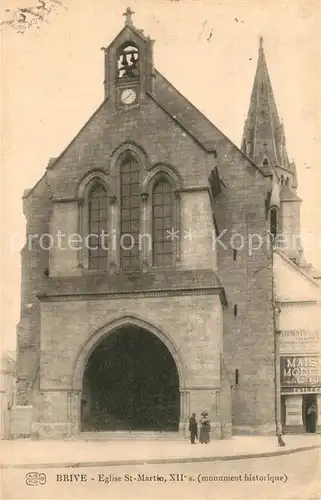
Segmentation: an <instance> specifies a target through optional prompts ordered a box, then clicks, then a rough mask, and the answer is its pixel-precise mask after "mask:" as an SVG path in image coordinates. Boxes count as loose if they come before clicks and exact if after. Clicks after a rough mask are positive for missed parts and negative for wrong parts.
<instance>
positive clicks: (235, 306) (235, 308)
mask: <svg viewBox="0 0 321 500" xmlns="http://www.w3.org/2000/svg"><path fill="white" fill-rule="evenodd" d="M234 316H235V317H236V316H237V304H234Z"/></svg>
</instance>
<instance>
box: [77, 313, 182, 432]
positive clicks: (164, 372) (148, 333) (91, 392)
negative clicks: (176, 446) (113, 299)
mask: <svg viewBox="0 0 321 500" xmlns="http://www.w3.org/2000/svg"><path fill="white" fill-rule="evenodd" d="M93 337H94V338H93V339H92V340H91V341H90V342H89V344H92V345H91V347H90V346H87V347H85V348H84V349H83V351H87V355H84V354H83V355H82V356H80V358H81V357H83V362H84V365H83V376H82V380H81V393H80V394H81V397H80V398H79V400H78V401H79V403H80V412H79V424H80V425H79V430H81V431H115V430H131V431H135V430H137V431H140V430H141V431H174V432H175V431H176V432H178V430H179V423H180V417H181V415H180V414H181V408H180V406H181V402H182V401H181V393H180V379H181V369H180V368H181V367H180V366H179V364H178V359H177V358H178V356H177V353H176V349H175V347H174V346H173V345H172V344H171V342H170V341H169V340H168V338H167V337H165V336H164V334H162V333H161V332H160V331H159V330H158V329H155V328H153V327H151V325H148V324H147V323H145V322H143V321H138V320H134V321H130V320H129V319H123V320H122V321H117V322H116V324H115V323H114V324H111V325H110V326H109V327H108V328H106V329H105V331H102V332H100V333H96V334H95V335H94V336H93ZM97 337H98V338H97ZM95 338H96V342H94V339H95ZM79 362H80V360H79V359H78V363H77V364H78V366H79Z"/></svg>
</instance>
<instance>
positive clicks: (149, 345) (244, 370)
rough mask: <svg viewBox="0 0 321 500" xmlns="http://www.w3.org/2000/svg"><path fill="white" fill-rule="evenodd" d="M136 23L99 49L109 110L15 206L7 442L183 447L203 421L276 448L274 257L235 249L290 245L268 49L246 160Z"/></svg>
mask: <svg viewBox="0 0 321 500" xmlns="http://www.w3.org/2000/svg"><path fill="white" fill-rule="evenodd" d="M132 16H133V12H132V11H130V9H129V10H127V11H126V13H125V14H124V18H125V26H124V27H123V28H122V30H121V31H120V33H119V34H118V35H117V37H116V38H115V40H114V41H113V42H112V43H111V44H110V45H109V46H108V47H107V48H103V51H104V67H105V81H104V93H105V96H104V100H103V102H102V104H101V105H100V107H99V108H98V109H97V110H96V111H95V113H94V114H93V115H92V116H91V117H90V118H89V120H88V121H87V123H86V124H85V125H84V127H83V128H82V129H81V130H80V132H79V133H78V135H77V136H76V137H75V138H74V139H73V140H72V141H71V142H70V144H69V145H68V146H67V147H66V149H65V150H64V151H63V152H62V153H61V155H60V156H59V157H58V158H55V159H53V160H51V161H50V162H49V164H48V167H47V169H46V172H45V174H44V176H43V177H42V178H41V179H40V180H39V182H38V183H37V184H36V185H35V186H34V187H33V188H32V189H30V190H28V191H26V192H25V194H24V197H23V203H24V214H25V216H26V220H27V235H28V238H27V243H26V245H25V246H24V248H23V249H22V306H21V320H20V323H19V326H18V332H17V346H18V347H17V388H18V389H17V401H16V403H17V404H16V407H15V410H14V411H13V412H12V435H13V436H19V435H21V434H28V433H29V434H30V433H31V434H34V435H37V436H39V437H43V438H46V437H47V438H53V437H58V436H74V435H79V436H81V433H82V432H83V431H90V432H107V433H109V432H114V431H119V430H121V431H124V432H127V431H135V430H136V431H138V432H141V431H144V432H155V431H166V432H175V433H179V434H180V435H182V436H184V435H186V433H187V432H188V418H189V416H190V414H191V413H192V412H195V413H197V414H198V415H200V413H201V412H202V411H204V410H206V411H208V412H209V417H210V419H211V422H212V434H213V437H215V438H217V439H221V438H224V437H228V436H230V435H231V432H232V429H233V432H245V433H254V432H261V433H262V432H263V433H274V432H275V418H276V415H275V397H276V391H275V389H276V386H275V350H274V348H275V346H274V340H275V338H274V314H273V302H272V300H273V296H272V286H271V285H272V252H271V249H270V248H269V247H268V246H266V245H262V247H260V248H258V249H257V250H256V251H255V253H254V254H253V253H250V252H248V246H246V247H245V248H244V249H239V250H235V247H233V246H232V245H231V236H232V235H233V234H235V232H237V233H239V234H241V235H243V236H244V238H245V237H246V235H249V234H262V235H266V234H267V231H268V229H269V224H270V221H272V222H271V223H273V230H274V231H275V232H277V231H280V230H281V229H282V228H283V229H284V230H288V231H290V230H292V229H293V224H292V225H290V224H289V223H288V218H287V213H288V212H287V211H286V210H288V207H289V206H291V207H294V208H293V210H297V208H296V207H297V205H298V198H297V196H296V194H295V188H296V173H295V167H294V166H293V165H291V164H290V163H289V162H288V160H287V156H286V151H285V140H284V136H283V135H282V134H283V132H282V130H283V129H282V126H281V124H280V123H279V121H278V116H277V111H276V107H275V103H274V101H273V100H272V98H273V96H272V93H271V88H270V81H269V78H268V77H267V70H266V61H265V56H264V53H263V45H262V43H261V45H260V49H259V62H258V70H257V75H256V77H255V85H254V90H253V93H252V98H251V108H250V112H249V118H248V120H247V123H246V127H245V131H244V138H243V141H242V149H239V148H238V147H237V146H235V145H234V144H233V143H232V142H231V141H230V140H229V139H228V138H227V137H226V136H225V135H224V134H222V132H220V130H218V128H217V127H215V125H213V124H212V123H211V122H210V121H209V120H208V119H207V118H206V117H205V116H204V115H203V114H202V113H201V112H200V111H198V110H197V109H196V108H195V107H194V106H193V105H192V104H191V103H190V102H189V101H188V100H187V99H186V98H185V97H184V96H183V95H182V94H181V93H180V92H179V91H178V90H177V89H175V88H174V87H173V86H172V85H171V84H170V83H169V82H168V81H167V79H166V78H165V77H164V76H163V75H161V74H160V73H159V72H158V71H157V69H156V68H155V66H154V58H153V44H154V41H153V40H151V39H150V37H149V36H146V35H145V34H144V32H143V31H142V30H140V29H137V28H136V27H135V26H134V24H133V18H132ZM262 85H263V90H262ZM257 92H259V93H260V94H259V96H258V95H256V93H257ZM260 99H261V101H260ZM258 103H261V104H262V109H259V108H258V107H257V106H258ZM273 103H274V104H273ZM262 110H263V112H262ZM255 113H258V114H259V116H260V117H261V118H260V119H262V117H263V116H264V117H265V119H266V120H268V117H272V121H273V123H272V125H271V124H264V123H263V122H260V121H259V120H258V119H256V120H252V117H253V114H255ZM264 134H265V135H266V137H265V138H264V140H263V136H264ZM276 134H277V136H276ZM257 139H258V144H256V143H255V141H256V140H257ZM262 141H263V142H264V146H262V147H261V144H263V142H262ZM281 160H282V163H281ZM276 162H277V165H275V163H276ZM282 173H283V175H285V173H286V175H287V176H288V177H289V179H290V183H284V186H283V187H281V185H280V182H279V179H281V175H282ZM283 195H284V197H285V198H282V196H283ZM283 201H286V202H287V203H288V205H287V208H286V210H283V209H282V203H283ZM272 210H274V212H273V211H272ZM271 211H272V212H271ZM34 234H38V235H41V236H43V237H41V238H38V239H37V238H31V239H30V238H29V236H30V235H31V236H32V235H34ZM62 234H64V235H65V236H64V239H63V240H62V236H61V235H62ZM219 234H221V236H220V242H221V243H220V244H215V240H216V237H218V236H219ZM75 235H76V236H77V237H76V236H75ZM101 235H103V238H101ZM59 238H60V239H59ZM68 238H69V239H68ZM30 241H32V244H30ZM70 241H72V243H70ZM245 241H246V240H245ZM58 243H59V244H58ZM26 427H28V428H27V429H26Z"/></svg>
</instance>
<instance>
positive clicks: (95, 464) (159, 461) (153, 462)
mask: <svg viewBox="0 0 321 500" xmlns="http://www.w3.org/2000/svg"><path fill="white" fill-rule="evenodd" d="M318 448H321V444H320V445H318V444H317V445H310V446H301V447H299V448H292V449H290V450H277V451H267V452H263V453H248V454H240V455H225V456H224V455H222V456H211V457H186V458H185V457H182V458H147V459H145V460H143V459H137V460H135V459H134V460H114V461H112V460H108V461H96V462H60V463H43V464H0V469H29V470H30V469H64V468H80V467H117V466H124V465H147V464H150V465H158V464H184V463H193V462H214V461H215V462H220V461H221V462H226V461H228V460H245V459H247V458H267V457H276V456H279V455H290V454H292V453H299V452H300V451H309V450H314V449H318Z"/></svg>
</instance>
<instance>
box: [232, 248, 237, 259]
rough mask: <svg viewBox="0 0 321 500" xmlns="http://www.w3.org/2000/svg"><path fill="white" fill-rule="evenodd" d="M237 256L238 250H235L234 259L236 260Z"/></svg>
mask: <svg viewBox="0 0 321 500" xmlns="http://www.w3.org/2000/svg"><path fill="white" fill-rule="evenodd" d="M236 258H237V250H235V248H234V250H233V260H234V261H236Z"/></svg>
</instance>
